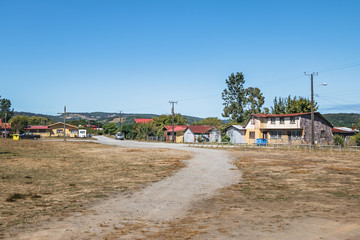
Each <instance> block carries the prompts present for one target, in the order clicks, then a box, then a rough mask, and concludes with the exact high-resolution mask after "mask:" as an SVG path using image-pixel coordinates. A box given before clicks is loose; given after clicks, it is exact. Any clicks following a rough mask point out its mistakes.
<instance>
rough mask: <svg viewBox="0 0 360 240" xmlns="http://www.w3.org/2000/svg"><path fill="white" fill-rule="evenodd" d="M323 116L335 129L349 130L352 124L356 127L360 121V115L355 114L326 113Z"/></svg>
mask: <svg viewBox="0 0 360 240" xmlns="http://www.w3.org/2000/svg"><path fill="white" fill-rule="evenodd" d="M323 116H324V117H325V118H326V119H327V120H328V121H329V122H331V123H332V124H333V125H334V126H335V127H349V128H351V126H352V124H355V126H356V125H358V124H359V120H360V114H357V113H327V114H323Z"/></svg>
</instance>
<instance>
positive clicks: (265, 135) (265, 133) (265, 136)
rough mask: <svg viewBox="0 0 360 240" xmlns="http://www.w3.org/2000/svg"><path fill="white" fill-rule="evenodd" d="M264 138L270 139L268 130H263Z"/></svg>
mask: <svg viewBox="0 0 360 240" xmlns="http://www.w3.org/2000/svg"><path fill="white" fill-rule="evenodd" d="M263 139H268V132H267V131H264V132H263Z"/></svg>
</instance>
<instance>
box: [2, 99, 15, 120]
mask: <svg viewBox="0 0 360 240" xmlns="http://www.w3.org/2000/svg"><path fill="white" fill-rule="evenodd" d="M5 113H6V120H7V121H8V120H9V119H10V118H12V117H13V116H14V109H11V101H10V100H9V99H6V98H1V96H0V118H1V119H5Z"/></svg>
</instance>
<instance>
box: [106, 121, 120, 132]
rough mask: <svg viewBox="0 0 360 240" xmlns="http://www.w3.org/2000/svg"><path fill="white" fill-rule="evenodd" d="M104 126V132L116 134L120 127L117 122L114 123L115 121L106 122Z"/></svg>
mask: <svg viewBox="0 0 360 240" xmlns="http://www.w3.org/2000/svg"><path fill="white" fill-rule="evenodd" d="M103 128H104V133H105V134H110V135H114V134H115V133H117V132H118V128H117V126H116V124H115V123H113V122H111V123H108V124H105V125H104V126H103Z"/></svg>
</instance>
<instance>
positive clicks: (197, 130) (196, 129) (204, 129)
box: [186, 125, 214, 134]
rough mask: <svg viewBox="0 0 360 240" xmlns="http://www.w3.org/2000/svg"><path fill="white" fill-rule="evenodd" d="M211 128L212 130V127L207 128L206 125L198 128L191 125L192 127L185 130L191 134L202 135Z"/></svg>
mask: <svg viewBox="0 0 360 240" xmlns="http://www.w3.org/2000/svg"><path fill="white" fill-rule="evenodd" d="M213 128H214V127H213V126H207V125H200V126H194V125H192V126H188V127H187V128H186V129H189V130H190V131H191V132H193V133H198V134H202V133H208V132H210V130H211V129H213Z"/></svg>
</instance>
